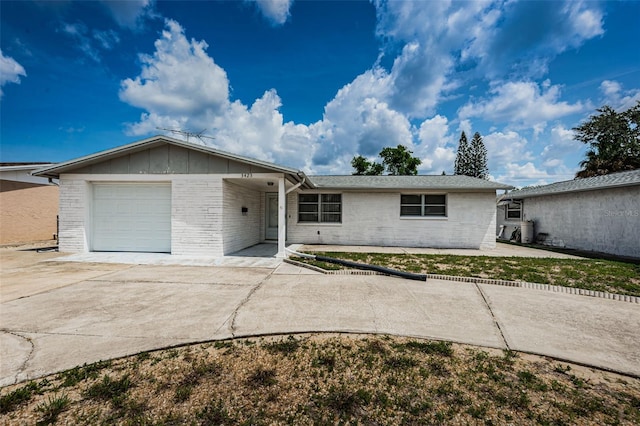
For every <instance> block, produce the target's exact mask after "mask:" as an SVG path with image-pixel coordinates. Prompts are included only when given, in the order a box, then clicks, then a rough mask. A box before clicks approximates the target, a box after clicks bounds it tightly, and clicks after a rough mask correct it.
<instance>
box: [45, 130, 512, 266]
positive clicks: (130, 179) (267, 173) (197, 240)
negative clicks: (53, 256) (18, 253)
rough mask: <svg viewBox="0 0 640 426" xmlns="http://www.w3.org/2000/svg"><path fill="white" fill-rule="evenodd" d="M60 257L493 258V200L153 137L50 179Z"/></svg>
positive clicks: (459, 182) (460, 180)
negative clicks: (368, 249) (322, 253)
mask: <svg viewBox="0 0 640 426" xmlns="http://www.w3.org/2000/svg"><path fill="white" fill-rule="evenodd" d="M35 174H36V175H37V176H42V177H50V178H60V242H59V246H60V250H61V251H67V252H87V251H133V252H135V251H140V252H165V253H172V254H176V255H198V256H214V257H217V256H223V255H226V254H229V253H233V252H235V251H238V250H241V249H243V248H246V247H249V246H252V245H255V244H258V243H260V242H265V241H273V242H276V243H277V244H278V256H283V257H284V256H285V249H284V247H285V243H311V244H323V243H325V244H359V245H386V246H410V247H448V248H492V247H495V232H494V230H495V226H496V222H495V220H496V216H495V197H496V190H498V189H510V188H511V187H510V186H507V185H502V184H499V183H495V182H489V181H486V180H482V179H476V178H471V177H468V176H307V175H306V174H305V173H304V172H302V171H300V170H295V169H291V168H288V167H285V166H280V165H277V164H272V163H268V162H264V161H261V160H256V159H252V158H247V157H242V156H238V155H235V154H230V153H227V152H223V151H219V150H216V149H213V148H210V147H206V146H203V145H196V144H192V143H188V142H184V141H180V140H176V139H173V138H168V137H164V136H156V137H152V138H149V139H145V140H141V141H138V142H134V143H131V144H129V145H125V146H122V147H118V148H114V149H111V150H108V151H104V152H100V153H97V154H93V155H90V156H87V157H82V158H78V159H75V160H70V161H66V162H63V163H60V164H56V165H52V166H50V167H46V168H43V169H41V170H39V171H37V172H36V173H35Z"/></svg>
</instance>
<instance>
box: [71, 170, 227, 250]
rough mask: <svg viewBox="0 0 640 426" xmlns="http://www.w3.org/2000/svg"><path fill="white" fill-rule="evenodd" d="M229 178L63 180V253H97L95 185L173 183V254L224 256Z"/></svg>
mask: <svg viewBox="0 0 640 426" xmlns="http://www.w3.org/2000/svg"><path fill="white" fill-rule="evenodd" d="M222 178H223V175H139V176H132V175H113V174H109V175H97V174H96V175H73V174H68V175H62V176H61V177H60V241H59V247H60V251H62V252H70V253H82V252H87V251H90V250H91V226H92V224H91V218H92V214H91V206H92V203H93V197H92V182H111V183H117V182H122V183H125V182H171V253H172V254H177V255H198V256H222V255H223V253H224V250H223V233H222V228H223V227H222V224H223V219H222V218H223V211H222V210H223V193H222V182H223V181H222Z"/></svg>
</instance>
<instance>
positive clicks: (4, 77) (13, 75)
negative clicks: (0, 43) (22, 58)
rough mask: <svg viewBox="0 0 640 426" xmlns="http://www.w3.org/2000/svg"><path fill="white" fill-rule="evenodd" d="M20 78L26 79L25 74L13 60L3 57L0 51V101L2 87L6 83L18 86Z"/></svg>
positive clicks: (22, 68) (21, 67) (20, 66)
mask: <svg viewBox="0 0 640 426" xmlns="http://www.w3.org/2000/svg"><path fill="white" fill-rule="evenodd" d="M20 76H22V77H26V76H27V72H26V71H25V70H24V67H23V66H22V65H20V64H19V63H18V62H17V61H16V60H15V59H13V58H12V57H10V56H4V54H3V53H2V50H1V49H0V99H2V95H3V93H2V86H4V85H5V84H6V83H16V84H20Z"/></svg>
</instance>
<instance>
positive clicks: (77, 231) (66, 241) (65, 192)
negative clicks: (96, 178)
mask: <svg viewBox="0 0 640 426" xmlns="http://www.w3.org/2000/svg"><path fill="white" fill-rule="evenodd" d="M91 194H92V192H91V186H90V185H89V184H88V183H87V182H86V181H85V180H84V179H76V178H73V177H67V176H61V178H60V204H59V217H60V223H59V231H58V248H59V250H60V251H61V252H69V253H82V252H86V251H88V250H89V242H88V239H87V236H88V233H87V232H86V229H88V228H87V227H88V224H89V221H90V216H91V211H90V205H89V202H88V201H89V200H91V198H92V196H91Z"/></svg>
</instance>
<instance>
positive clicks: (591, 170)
mask: <svg viewBox="0 0 640 426" xmlns="http://www.w3.org/2000/svg"><path fill="white" fill-rule="evenodd" d="M596 111H597V112H598V114H596V115H592V116H591V117H589V119H588V120H587V121H585V122H584V123H582V124H581V125H580V126H578V127H574V128H573V130H574V132H575V136H574V139H575V140H577V141H580V142H582V143H585V144H588V145H589V150H588V151H587V152H586V154H585V157H586V158H585V160H583V161H581V162H580V167H581V170H580V171H578V173H576V177H578V178H584V177H591V176H599V175H606V174H609V173H615V172H622V171H625V170H635V169H640V101H638V102H637V103H636V105H635V106H633V107H631V108H629V109H628V110H626V111H623V112H617V111H616V110H614V109H613V108H611V107H610V106H608V105H605V106H603V107H602V108H599V109H597V110H596Z"/></svg>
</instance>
